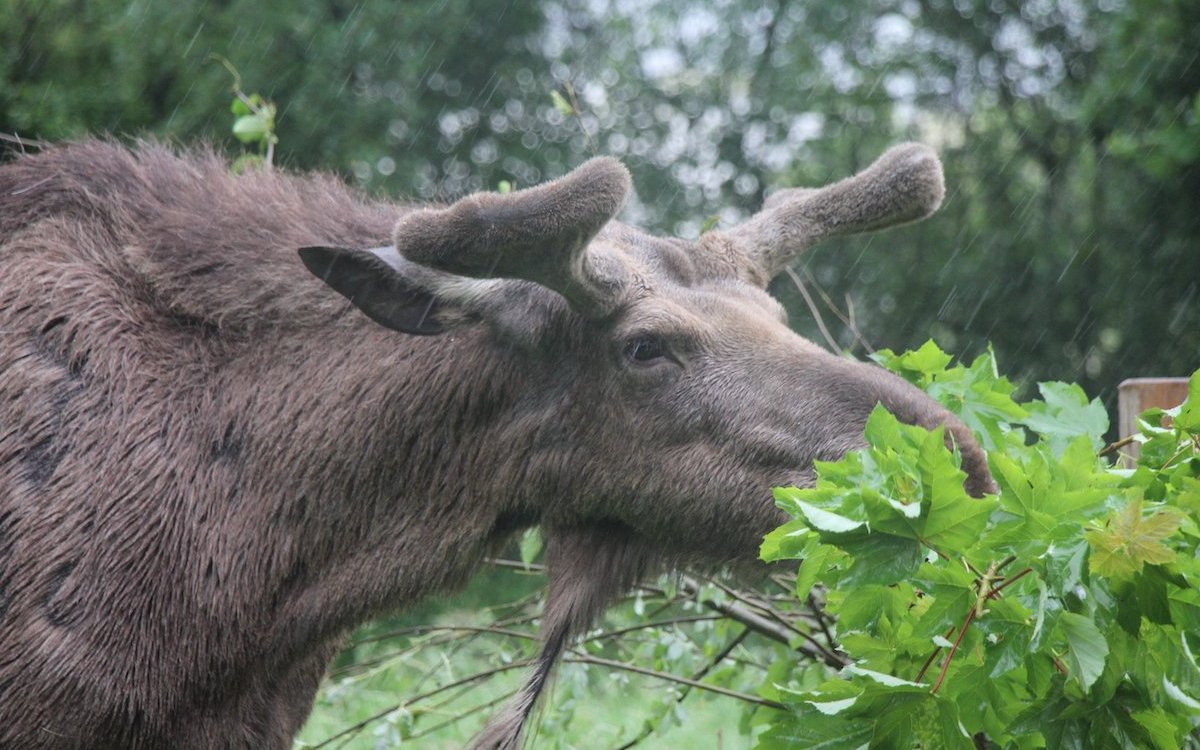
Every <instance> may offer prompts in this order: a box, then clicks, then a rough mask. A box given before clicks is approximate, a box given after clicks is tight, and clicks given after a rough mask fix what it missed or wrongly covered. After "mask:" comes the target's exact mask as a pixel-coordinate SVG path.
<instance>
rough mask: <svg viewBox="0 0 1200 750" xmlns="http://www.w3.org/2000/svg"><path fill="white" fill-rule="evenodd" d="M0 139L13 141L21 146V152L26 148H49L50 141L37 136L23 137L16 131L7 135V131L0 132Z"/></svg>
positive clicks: (43, 149) (40, 149)
mask: <svg viewBox="0 0 1200 750" xmlns="http://www.w3.org/2000/svg"><path fill="white" fill-rule="evenodd" d="M0 141H5V142H7V143H13V144H16V145H17V146H20V147H21V153H25V149H27V148H36V149H37V150H39V151H45V150H46V149H48V148H50V141H43V140H40V139H38V138H23V137H21V136H19V135H17V134H16V133H13V134H12V135H9V134H8V133H0Z"/></svg>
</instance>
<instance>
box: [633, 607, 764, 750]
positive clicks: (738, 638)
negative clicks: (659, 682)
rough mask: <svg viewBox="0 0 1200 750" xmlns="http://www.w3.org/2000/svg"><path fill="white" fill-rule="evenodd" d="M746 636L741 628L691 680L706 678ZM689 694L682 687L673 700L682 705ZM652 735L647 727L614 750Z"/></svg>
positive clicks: (652, 730) (745, 629)
mask: <svg viewBox="0 0 1200 750" xmlns="http://www.w3.org/2000/svg"><path fill="white" fill-rule="evenodd" d="M748 635H750V628H742V632H740V633H738V634H737V635H736V636H734V638H733V639H732V640H731V641H729V643H727V644H725V648H723V649H721V650H720V651H719V652H718V653H717V655H716V656H714V657H713V658H712V659H711V660H710V661H709V662H708V664H705V665H704V666H703V667H701V668H700V671H698V672H696V673H695V674H693V675H692V679H693V680H703V679H704V678H705V677H707V676H708V673H709V672H711V671H712V670H713V669H715V668H716V667H717V665H718V664H720V663H721V662H723V661H725V659H726V658H727V657H728V656H729V655H730V654H732V653H733V650H734V649H735V648H737V647H738V646H740V645H741V644H742V642H743V641H745V640H746V636H748ZM691 692H692V687H691V686H690V685H688V686H686V687H684V688H683V690H681V691H679V696H678V697H677V698H676V699H675V702H676V703H683V701H684V700H685V699H686V698H687V697H688V696H689V695H690V694H691ZM653 733H654V727H653V726H649V725H648V726H646V727H645V728H644V729H643V730H642V732H641V734H639V735H638V736H637V737H634V738H633V739H632V740H630V741H629V742H626V743H625V744H624V745H621V746H620V747H619V748H617V749H616V750H630V748H632V747H634V746H636V745H639V744H641V742H642V741H643V740H645V739H646V738H647V737H649V736H650V735H651V734H653Z"/></svg>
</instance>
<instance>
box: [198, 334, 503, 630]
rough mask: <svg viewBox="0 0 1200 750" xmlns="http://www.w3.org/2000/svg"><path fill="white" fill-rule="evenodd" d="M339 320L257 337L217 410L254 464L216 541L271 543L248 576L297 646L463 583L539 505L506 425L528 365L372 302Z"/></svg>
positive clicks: (479, 338)
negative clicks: (388, 325) (392, 322)
mask: <svg viewBox="0 0 1200 750" xmlns="http://www.w3.org/2000/svg"><path fill="white" fill-rule="evenodd" d="M338 327H339V328H342V329H343V330H337V331H312V330H304V331H297V332H295V333H294V334H291V335H287V336H283V337H280V338H279V339H277V340H276V341H275V342H274V343H272V344H271V345H268V346H266V347H262V348H255V349H253V350H252V351H247V353H246V354H245V355H244V356H242V357H241V358H239V360H238V361H237V362H236V364H235V366H233V367H230V368H228V371H227V373H226V382H225V384H224V387H223V389H222V391H221V393H223V394H237V395H236V396H235V395H227V396H226V397H225V398H219V400H220V401H221V403H218V404H216V407H217V408H216V409H215V412H216V413H218V414H220V415H221V420H223V421H221V422H218V423H217V424H216V425H214V427H215V428H216V429H215V431H216V433H217V434H220V435H221V438H220V441H221V443H220V445H214V454H216V455H217V458H216V461H217V462H218V463H219V462H220V461H222V460H226V459H227V458H229V459H233V458H236V459H237V460H238V461H239V462H240V467H241V470H240V471H238V472H237V473H238V474H239V477H238V480H239V483H238V485H237V486H238V487H239V488H240V489H239V490H237V491H236V492H237V494H238V496H239V497H241V498H248V499H251V500H252V502H251V503H247V502H242V503H241V506H242V507H239V508H238V510H237V512H236V513H232V512H231V513H229V514H228V516H227V518H228V523H227V524H226V525H225V526H224V527H222V528H220V529H219V530H218V529H214V531H215V532H216V533H215V534H214V535H213V536H212V537H211V539H210V543H211V544H212V545H213V546H215V547H216V548H218V550H224V556H225V557H228V553H229V548H230V546H231V545H236V546H237V547H238V548H239V550H244V551H246V553H247V554H249V553H250V551H251V550H256V552H255V553H254V554H255V556H256V558H257V564H256V565H253V566H246V567H247V568H249V569H248V570H246V571H245V572H244V574H245V575H247V576H250V577H253V578H254V579H255V580H249V581H246V584H247V585H246V587H245V589H246V590H250V591H255V592H256V593H257V596H258V598H259V599H260V601H259V602H258V605H257V607H256V608H257V609H259V611H261V612H264V613H267V612H269V613H270V616H271V619H272V620H273V622H272V623H271V624H270V628H271V629H272V630H274V631H275V633H277V635H278V636H279V637H280V638H281V639H282V640H283V641H288V643H282V642H277V643H276V644H274V646H275V647H278V648H282V649H283V650H285V651H286V650H290V649H288V648H287V647H288V646H292V647H293V648H303V646H304V642H306V641H319V640H322V639H325V638H328V637H330V636H331V635H333V634H336V633H338V632H341V631H343V630H345V629H346V628H348V627H349V626H350V625H351V624H353V623H356V622H361V621H362V620H363V619H365V618H367V617H370V616H372V615H375V614H378V613H380V612H382V611H386V610H387V609H390V608H394V607H397V606H399V605H402V604H404V603H407V602H412V601H415V600H417V599H419V598H420V597H422V596H424V595H426V594H428V593H431V592H433V591H437V590H441V589H445V588H447V587H452V586H454V585H456V584H458V583H459V582H461V581H463V580H465V578H466V576H467V575H468V574H469V572H470V571H471V569H472V568H473V567H474V566H476V565H477V564H478V562H479V560H480V558H481V557H482V555H483V554H484V553H485V552H486V551H487V549H488V547H489V545H492V544H495V543H497V542H498V541H500V540H498V539H497V538H496V536H497V532H496V529H497V527H498V526H501V527H502V526H505V525H506V524H507V525H509V526H510V527H511V526H512V525H513V524H511V523H509V522H507V521H506V520H505V519H511V518H513V517H526V516H527V510H526V509H525V507H524V503H525V500H524V499H523V498H521V497H519V496H516V495H514V494H513V491H512V488H513V487H519V486H520V484H519V483H518V482H516V481H514V478H513V472H520V471H522V467H521V466H520V464H519V462H518V461H516V460H515V459H514V458H513V457H514V456H515V455H517V454H519V453H520V451H519V450H517V449H516V446H514V445H513V444H512V440H513V438H512V435H511V434H505V435H504V436H503V437H501V434H500V433H501V431H504V432H506V433H511V424H512V422H513V419H512V417H513V413H512V410H513V408H514V404H515V403H516V402H517V400H518V396H519V394H520V391H521V388H520V386H521V382H520V375H519V371H518V370H517V369H516V368H515V367H512V366H508V365H507V364H506V362H505V361H504V359H505V358H504V357H503V355H502V353H500V352H496V351H487V350H486V349H485V348H484V347H486V346H487V344H486V342H485V339H486V338H487V337H486V336H485V335H483V334H484V333H485V332H484V331H482V330H481V329H479V328H478V327H468V328H464V329H461V330H460V331H456V332H454V333H450V334H446V335H443V336H439V337H436V338H425V337H412V336H405V335H403V334H397V333H394V332H391V331H388V330H386V329H384V328H382V327H379V326H377V325H375V324H373V323H370V322H369V321H367V320H365V319H361V320H359V319H358V316H357V315H356V314H355V315H354V316H353V319H352V320H348V321H342V322H339V324H338ZM347 329H348V330H347ZM281 426H283V427H284V429H282V430H281V429H280V427H281ZM222 453H224V454H236V456H234V455H228V456H222V455H220V454H222ZM502 488H508V489H507V490H505V489H502ZM236 499H237V498H236V497H235V502H236ZM247 505H253V507H245V506H247ZM248 514H250V515H252V516H253V519H252V520H250V521H249V522H248ZM508 530H509V531H511V530H514V529H513V528H509V529H508ZM264 541H265V542H266V544H265V545H264ZM237 574H238V573H237V571H234V575H237ZM239 604H240V605H241V606H244V605H245V604H246V602H241V603H239Z"/></svg>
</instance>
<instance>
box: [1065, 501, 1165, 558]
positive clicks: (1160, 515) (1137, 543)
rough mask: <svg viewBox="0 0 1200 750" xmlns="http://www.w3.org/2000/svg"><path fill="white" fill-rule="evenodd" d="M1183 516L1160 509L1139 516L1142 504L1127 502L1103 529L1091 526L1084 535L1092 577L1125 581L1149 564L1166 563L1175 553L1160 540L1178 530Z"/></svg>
mask: <svg viewBox="0 0 1200 750" xmlns="http://www.w3.org/2000/svg"><path fill="white" fill-rule="evenodd" d="M1182 521H1183V513H1181V512H1180V511H1179V510H1177V509H1175V508H1161V509H1159V510H1157V511H1155V512H1154V513H1152V514H1151V515H1149V516H1146V517H1143V516H1142V500H1141V498H1138V499H1136V500H1133V501H1131V502H1130V503H1129V504H1127V505H1126V506H1125V507H1124V508H1122V509H1121V510H1119V511H1117V512H1116V513H1113V514H1112V515H1110V516H1109V517H1108V519H1107V520H1105V522H1104V525H1103V526H1093V527H1092V528H1089V529H1088V530H1087V532H1086V534H1085V536H1086V537H1087V541H1088V544H1090V545H1091V547H1092V555H1091V561H1090V564H1089V567H1090V568H1091V570H1092V572H1093V573H1098V574H1100V575H1105V576H1111V577H1118V578H1119V577H1125V576H1129V575H1133V574H1135V573H1140V572H1142V567H1143V566H1144V565H1145V564H1147V563H1149V564H1151V565H1161V564H1163V563H1167V562H1170V561H1171V560H1172V559H1173V558H1174V557H1175V552H1174V550H1172V549H1171V548H1169V547H1167V546H1166V545H1165V544H1163V540H1165V539H1166V538H1167V537H1169V536H1171V535H1172V534H1174V533H1175V532H1176V531H1178V530H1179V525H1180V523H1182Z"/></svg>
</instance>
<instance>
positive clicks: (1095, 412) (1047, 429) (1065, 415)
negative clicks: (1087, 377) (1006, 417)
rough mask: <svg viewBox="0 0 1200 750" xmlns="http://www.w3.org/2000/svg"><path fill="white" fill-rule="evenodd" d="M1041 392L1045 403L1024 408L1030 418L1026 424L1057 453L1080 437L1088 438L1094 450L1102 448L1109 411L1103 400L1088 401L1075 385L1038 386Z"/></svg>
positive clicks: (1040, 384) (1080, 389)
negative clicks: (1073, 439)
mask: <svg viewBox="0 0 1200 750" xmlns="http://www.w3.org/2000/svg"><path fill="white" fill-rule="evenodd" d="M1038 391H1039V392H1040V393H1041V394H1042V399H1043V400H1042V401H1040V402H1039V401H1033V402H1030V403H1029V404H1026V405H1025V408H1026V410H1027V411H1028V412H1029V416H1028V417H1026V418H1025V420H1024V422H1025V424H1026V426H1028V427H1030V428H1031V429H1033V430H1036V431H1037V432H1038V433H1040V434H1041V435H1042V438H1043V439H1044V440H1047V441H1048V442H1049V443H1050V444H1051V445H1052V446H1054V447H1055V453H1059V452H1061V449H1062V448H1065V447H1066V444H1067V443H1068V442H1069V441H1070V439H1071V438H1075V437H1078V436H1080V435H1086V436H1087V437H1088V438H1089V439H1090V440H1091V441H1092V445H1093V447H1094V449H1097V450H1098V449H1100V448H1101V447H1103V445H1104V441H1103V439H1102V436H1103V435H1104V432H1105V431H1106V430H1107V429H1108V412H1106V411H1105V410H1104V404H1102V403H1101V402H1100V399H1092V400H1091V401H1088V398H1087V394H1085V393H1084V392H1083V389H1082V388H1080V387H1079V386H1077V385H1075V384H1074V383H1057V382H1055V383H1038Z"/></svg>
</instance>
